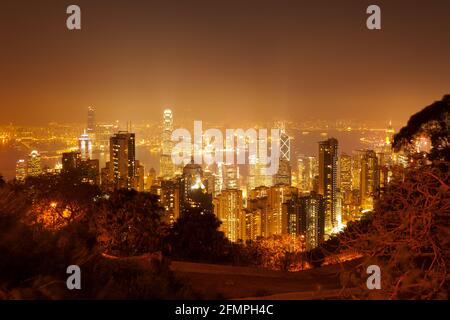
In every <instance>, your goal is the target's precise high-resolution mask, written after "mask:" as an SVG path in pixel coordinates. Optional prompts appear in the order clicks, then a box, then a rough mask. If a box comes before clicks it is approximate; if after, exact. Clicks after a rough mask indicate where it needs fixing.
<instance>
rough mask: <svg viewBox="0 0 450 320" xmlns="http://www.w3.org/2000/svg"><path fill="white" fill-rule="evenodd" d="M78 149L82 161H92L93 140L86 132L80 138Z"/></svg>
mask: <svg viewBox="0 0 450 320" xmlns="http://www.w3.org/2000/svg"><path fill="white" fill-rule="evenodd" d="M78 148H79V150H80V154H81V159H82V160H88V159H92V140H91V137H90V136H89V134H88V133H87V132H86V130H85V131H84V132H83V134H82V135H81V136H80V137H79V138H78Z"/></svg>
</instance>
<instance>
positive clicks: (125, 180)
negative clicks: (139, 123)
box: [110, 131, 136, 189]
mask: <svg viewBox="0 0 450 320" xmlns="http://www.w3.org/2000/svg"><path fill="white" fill-rule="evenodd" d="M135 154H136V142H135V134H134V133H129V132H127V131H119V132H118V133H116V134H115V135H114V136H112V137H111V138H110V179H111V182H112V184H113V186H114V188H115V189H132V188H134V187H135V177H136V155H135Z"/></svg>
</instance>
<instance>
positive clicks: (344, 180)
mask: <svg viewBox="0 0 450 320" xmlns="http://www.w3.org/2000/svg"><path fill="white" fill-rule="evenodd" d="M339 175H340V188H341V191H343V192H344V191H351V190H352V157H351V156H349V155H348V154H345V153H343V154H341V156H340V158H339Z"/></svg>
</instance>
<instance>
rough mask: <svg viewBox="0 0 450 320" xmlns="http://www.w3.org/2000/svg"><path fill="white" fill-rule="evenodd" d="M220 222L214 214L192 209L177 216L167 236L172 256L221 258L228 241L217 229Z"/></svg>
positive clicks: (203, 259)
mask: <svg viewBox="0 0 450 320" xmlns="http://www.w3.org/2000/svg"><path fill="white" fill-rule="evenodd" d="M220 224H221V222H220V221H219V220H218V219H217V218H216V216H215V215H214V214H210V213H207V214H202V213H200V212H197V211H195V210H194V209H193V210H191V211H189V212H188V213H186V214H185V215H183V216H182V217H181V218H179V219H178V220H177V221H176V222H175V224H174V225H173V227H172V228H171V230H170V232H169V235H168V237H167V243H168V245H169V248H170V250H169V251H170V252H169V253H170V254H171V256H172V257H174V258H179V259H190V260H198V261H215V262H217V261H219V260H223V259H224V256H225V254H226V253H225V251H226V248H227V245H228V241H227V239H226V238H225V235H224V234H223V232H221V231H219V230H218V229H219V227H220Z"/></svg>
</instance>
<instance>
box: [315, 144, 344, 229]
mask: <svg viewBox="0 0 450 320" xmlns="http://www.w3.org/2000/svg"><path fill="white" fill-rule="evenodd" d="M337 174H338V141H337V140H336V139H334V138H330V139H328V140H325V141H321V142H319V194H321V195H322V196H323V198H324V201H325V233H326V234H327V235H330V234H331V233H333V232H334V231H335V230H336V229H337V227H338V225H339V223H338V216H337V215H338V212H337V211H338V210H337V209H338V208H337Z"/></svg>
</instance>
